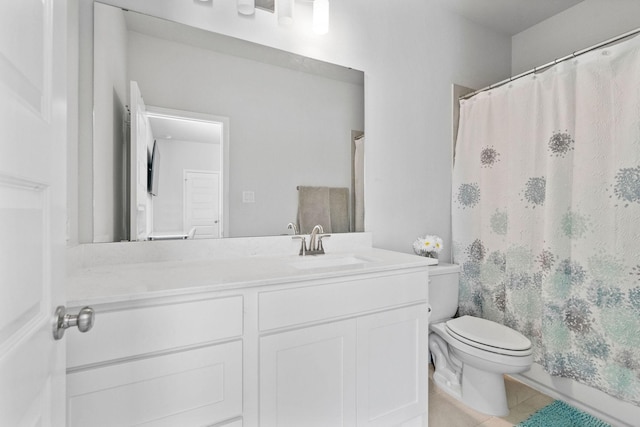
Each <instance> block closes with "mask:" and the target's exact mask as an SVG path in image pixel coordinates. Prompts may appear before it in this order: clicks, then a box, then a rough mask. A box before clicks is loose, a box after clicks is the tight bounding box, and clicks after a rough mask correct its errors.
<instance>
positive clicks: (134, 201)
mask: <svg viewBox="0 0 640 427" xmlns="http://www.w3.org/2000/svg"><path fill="white" fill-rule="evenodd" d="M130 90H131V93H130V97H131V100H130V101H131V146H130V150H129V154H130V156H129V157H130V167H131V171H130V176H131V183H130V187H131V188H130V190H131V193H130V197H131V200H130V212H131V214H130V216H131V218H130V221H131V222H130V229H131V236H130V240H132V241H136V240H147V237H148V236H149V233H150V232H151V230H152V226H151V221H152V214H153V212H151V196H149V195H148V193H147V172H148V152H149V150H150V148H151V147H153V134H152V133H151V125H150V123H149V118H148V117H147V107H146V106H145V104H144V99H142V94H141V93H140V88H139V87H138V83H136V82H133V81H132V82H131V86H130Z"/></svg>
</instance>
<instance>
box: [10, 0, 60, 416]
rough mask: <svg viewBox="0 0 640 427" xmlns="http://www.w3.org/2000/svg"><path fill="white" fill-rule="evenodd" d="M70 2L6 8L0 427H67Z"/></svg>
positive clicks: (40, 0)
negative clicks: (63, 325)
mask: <svg viewBox="0 0 640 427" xmlns="http://www.w3.org/2000/svg"><path fill="white" fill-rule="evenodd" d="M66 13H67V11H66V2H65V1H60V0H20V1H7V0H3V1H1V2H0V240H1V243H0V425H2V426H32V425H43V426H62V425H64V424H65V390H64V387H65V341H64V340H62V341H55V340H54V338H53V334H52V325H53V313H54V311H55V307H56V306H58V305H61V304H64V292H63V289H64V288H63V281H64V275H65V268H64V265H65V244H66V237H65V236H66V224H65V222H66V203H67V200H66V156H67V152H66V123H67V122H66V114H67V113H66V109H67V95H66V89H67V87H66V78H67V75H66V70H67V67H66V61H67V58H66V55H67V51H66V42H67V40H66V25H67V21H66Z"/></svg>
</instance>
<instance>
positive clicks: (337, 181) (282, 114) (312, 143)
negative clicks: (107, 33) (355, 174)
mask: <svg viewBox="0 0 640 427" xmlns="http://www.w3.org/2000/svg"><path fill="white" fill-rule="evenodd" d="M128 64H129V78H130V79H132V80H135V81H137V82H138V85H139V86H140V90H141V92H142V94H143V96H144V99H145V103H146V104H147V105H153V106H156V107H165V108H171V109H178V110H184V111H194V112H198V113H205V114H211V115H215V116H224V117H228V118H229V126H230V141H229V144H228V146H229V221H228V224H227V230H228V231H229V235H230V236H231V237H244V236H260V235H262V236H264V235H274V234H280V233H286V225H287V223H289V222H290V221H295V219H296V212H297V200H298V194H297V191H296V186H298V185H319V186H331V187H350V185H351V131H352V130H362V129H364V121H363V119H364V104H363V99H364V92H363V91H364V88H363V86H362V85H361V84H355V83H349V82H345V81H341V80H335V79H328V78H325V77H321V76H318V75H316V74H310V73H304V72H300V71H297V70H292V69H290V68H285V67H280V66H275V65H271V64H266V63H262V62H256V61H252V60H249V59H245V58H239V57H236V56H232V55H226V54H221V53H218V52H215V51H211V50H207V49H201V48H197V47H193V46H188V45H184V44H180V43H175V42H171V41H167V40H163V39H159V38H156V37H150V36H147V35H142V34H139V33H135V32H130V33H129V52H128ZM243 191H253V192H254V193H255V203H242V192H243ZM154 209H155V207H154Z"/></svg>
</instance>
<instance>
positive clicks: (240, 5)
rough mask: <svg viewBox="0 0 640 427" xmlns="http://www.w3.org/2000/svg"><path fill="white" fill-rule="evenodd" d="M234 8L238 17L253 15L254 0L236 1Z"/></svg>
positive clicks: (254, 10) (254, 9)
mask: <svg viewBox="0 0 640 427" xmlns="http://www.w3.org/2000/svg"><path fill="white" fill-rule="evenodd" d="M236 2H237V3H236V7H237V9H238V13H239V14H240V15H253V14H254V13H255V12H256V2H255V0H236Z"/></svg>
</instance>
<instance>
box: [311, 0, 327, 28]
mask: <svg viewBox="0 0 640 427" xmlns="http://www.w3.org/2000/svg"><path fill="white" fill-rule="evenodd" d="M313 31H314V32H315V33H316V34H327V33H328V32H329V0H313Z"/></svg>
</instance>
